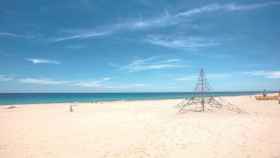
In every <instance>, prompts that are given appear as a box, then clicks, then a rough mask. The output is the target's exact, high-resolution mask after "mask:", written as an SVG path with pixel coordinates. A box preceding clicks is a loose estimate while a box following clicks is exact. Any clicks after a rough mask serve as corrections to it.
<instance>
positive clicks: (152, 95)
mask: <svg viewBox="0 0 280 158" xmlns="http://www.w3.org/2000/svg"><path fill="white" fill-rule="evenodd" d="M258 93H261V92H260V91H250V92H248V91H246V92H209V93H206V94H205V95H206V96H242V95H255V94H258ZM195 95H197V93H194V92H146V93H144V92H141V93H0V105H13V104H44V103H70V102H104V101H120V100H158V99H183V98H190V97H192V96H195Z"/></svg>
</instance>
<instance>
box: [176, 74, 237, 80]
mask: <svg viewBox="0 0 280 158" xmlns="http://www.w3.org/2000/svg"><path fill="white" fill-rule="evenodd" d="M198 76H199V74H196V75H189V76H183V77H178V78H176V79H175V80H176V81H194V80H197V79H198ZM231 76H232V74H229V73H209V74H206V78H207V79H225V78H229V77H231Z"/></svg>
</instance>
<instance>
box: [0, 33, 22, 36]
mask: <svg viewBox="0 0 280 158" xmlns="http://www.w3.org/2000/svg"><path fill="white" fill-rule="evenodd" d="M0 36H7V37H21V36H20V35H18V34H15V33H10V32H0Z"/></svg>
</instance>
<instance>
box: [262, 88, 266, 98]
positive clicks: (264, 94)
mask: <svg viewBox="0 0 280 158" xmlns="http://www.w3.org/2000/svg"><path fill="white" fill-rule="evenodd" d="M262 95H263V97H264V98H265V97H266V90H265V89H264V90H263V94H262Z"/></svg>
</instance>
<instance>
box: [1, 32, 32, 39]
mask: <svg viewBox="0 0 280 158" xmlns="http://www.w3.org/2000/svg"><path fill="white" fill-rule="evenodd" d="M1 36H3V37H12V38H25V39H27V38H29V39H31V38H34V37H35V35H23V34H16V33H12V32H0V37H1Z"/></svg>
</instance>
